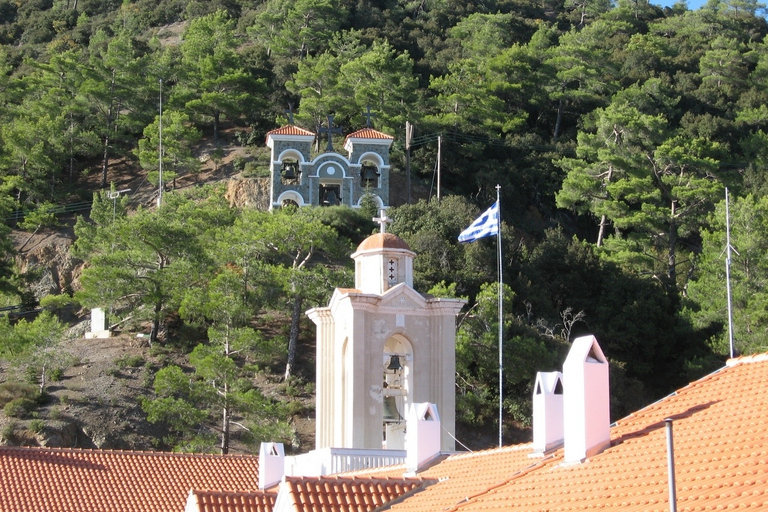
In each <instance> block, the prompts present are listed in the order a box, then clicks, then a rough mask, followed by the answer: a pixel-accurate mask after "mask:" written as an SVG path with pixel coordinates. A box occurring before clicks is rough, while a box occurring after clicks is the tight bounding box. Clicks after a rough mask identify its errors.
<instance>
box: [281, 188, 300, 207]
mask: <svg viewBox="0 0 768 512" xmlns="http://www.w3.org/2000/svg"><path fill="white" fill-rule="evenodd" d="M277 204H279V205H280V206H288V207H290V206H304V198H302V197H301V194H299V193H298V192H295V191H293V190H286V191H285V192H283V193H282V194H280V197H278V198H277Z"/></svg>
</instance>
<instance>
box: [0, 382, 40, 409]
mask: <svg viewBox="0 0 768 512" xmlns="http://www.w3.org/2000/svg"><path fill="white" fill-rule="evenodd" d="M37 392H38V389H37V386H34V385H32V384H28V383H25V382H19V381H8V382H3V383H2V384H0V407H4V406H5V404H7V403H8V402H10V401H11V400H14V399H16V398H29V399H34V398H35V397H36V396H37Z"/></svg>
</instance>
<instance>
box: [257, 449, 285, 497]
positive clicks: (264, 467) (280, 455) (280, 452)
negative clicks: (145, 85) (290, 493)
mask: <svg viewBox="0 0 768 512" xmlns="http://www.w3.org/2000/svg"><path fill="white" fill-rule="evenodd" d="M284 473H285V449H284V448H283V443H261V446H260V447H259V489H262V490H264V489H267V488H269V487H272V486H273V485H275V484H277V483H278V482H280V480H282V478H283V474H284Z"/></svg>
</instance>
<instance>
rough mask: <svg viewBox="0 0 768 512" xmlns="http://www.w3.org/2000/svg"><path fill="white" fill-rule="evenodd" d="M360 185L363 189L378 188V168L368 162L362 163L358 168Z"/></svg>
mask: <svg viewBox="0 0 768 512" xmlns="http://www.w3.org/2000/svg"><path fill="white" fill-rule="evenodd" d="M360 184H361V185H362V187H363V188H379V168H378V167H376V164H374V163H373V162H370V161H365V162H363V165H362V167H361V168H360Z"/></svg>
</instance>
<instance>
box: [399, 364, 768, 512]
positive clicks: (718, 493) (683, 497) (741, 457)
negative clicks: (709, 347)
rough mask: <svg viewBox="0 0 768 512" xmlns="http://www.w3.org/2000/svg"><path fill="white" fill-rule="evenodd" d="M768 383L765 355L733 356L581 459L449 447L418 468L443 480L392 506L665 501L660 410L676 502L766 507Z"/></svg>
mask: <svg viewBox="0 0 768 512" xmlns="http://www.w3.org/2000/svg"><path fill="white" fill-rule="evenodd" d="M766 390H768V357H761V356H758V357H750V358H742V359H740V360H734V361H731V362H729V366H728V367H726V368H724V369H722V370H721V371H719V372H716V373H714V374H712V375H709V376H707V377H705V378H703V379H701V380H699V381H696V382H694V383H692V384H690V385H689V386H687V387H685V388H683V389H681V390H679V391H678V392H677V393H675V394H674V395H671V396H669V397H667V398H665V399H664V400H662V401H659V402H657V403H655V404H653V405H651V406H649V407H647V408H645V409H642V410H640V411H638V412H637V413H635V414H632V415H630V416H628V417H627V418H624V419H622V420H620V421H619V422H617V424H616V426H614V427H613V428H612V429H611V447H610V448H608V449H606V450H605V451H603V452H602V453H600V454H598V455H595V456H593V457H591V458H589V459H587V460H586V461H585V462H583V463H581V464H569V465H565V464H563V458H562V449H561V450H558V451H556V452H555V453H554V454H552V455H550V456H549V457H547V458H544V459H528V464H527V465H526V464H525V458H527V454H528V453H529V452H530V451H531V450H530V446H529V445H523V446H521V447H519V451H518V457H511V454H510V456H508V458H507V459H506V460H504V455H503V454H504V451H505V450H507V449H501V450H492V451H489V452H479V453H475V454H469V455H456V456H451V457H448V458H447V459H445V460H444V461H443V462H441V463H439V464H437V465H435V466H433V467H431V468H429V469H428V470H426V471H424V472H421V473H419V475H420V476H422V477H432V478H438V479H441V480H442V481H441V483H439V484H436V485H434V486H432V487H430V488H428V489H427V490H425V491H424V492H421V493H418V494H416V495H414V496H413V497H411V498H409V499H407V500H405V501H404V502H403V503H400V504H395V505H393V507H392V510H395V511H404V510H413V511H416V510H458V511H461V512H464V511H467V512H469V511H489V510H494V511H497V510H505V511H513V512H514V511H520V512H522V511H525V512H531V511H544V510H557V511H559V512H569V511H577V510H579V511H581V510H589V509H601V510H616V511H619V510H621V511H622V512H633V511H638V512H639V511H644V512H646V511H659V512H662V511H666V510H669V502H668V479H667V453H666V431H665V422H664V420H665V418H672V419H673V432H674V435H673V438H674V451H675V466H676V471H675V474H676V478H677V485H676V489H677V509H678V510H680V511H695V510H715V509H717V510H719V509H731V508H739V509H740V508H750V509H752V510H768V393H766ZM566 428H567V426H566ZM526 447H527V448H528V449H525V448H526ZM521 457H522V458H521ZM504 466H506V469H505V468H504Z"/></svg>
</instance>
